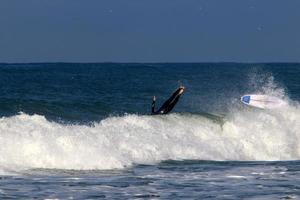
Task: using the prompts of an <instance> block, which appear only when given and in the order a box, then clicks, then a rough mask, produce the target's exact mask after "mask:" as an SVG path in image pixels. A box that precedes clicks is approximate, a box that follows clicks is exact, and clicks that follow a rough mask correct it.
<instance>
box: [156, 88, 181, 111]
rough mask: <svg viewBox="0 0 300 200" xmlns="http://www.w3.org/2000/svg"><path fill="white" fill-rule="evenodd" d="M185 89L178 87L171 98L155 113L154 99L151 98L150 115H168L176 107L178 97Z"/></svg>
mask: <svg viewBox="0 0 300 200" xmlns="http://www.w3.org/2000/svg"><path fill="white" fill-rule="evenodd" d="M184 90H185V87H183V86H180V87H179V88H178V89H177V90H176V91H175V92H174V93H173V94H172V96H171V97H170V98H169V99H168V100H167V101H166V102H165V103H164V104H163V105H162V106H161V107H160V109H158V110H157V111H155V102H156V97H155V96H153V100H152V112H151V114H152V115H164V114H168V113H169V112H170V111H171V110H172V109H173V108H174V106H175V105H176V103H177V102H178V100H179V98H180V96H181V95H182V93H183V92H184Z"/></svg>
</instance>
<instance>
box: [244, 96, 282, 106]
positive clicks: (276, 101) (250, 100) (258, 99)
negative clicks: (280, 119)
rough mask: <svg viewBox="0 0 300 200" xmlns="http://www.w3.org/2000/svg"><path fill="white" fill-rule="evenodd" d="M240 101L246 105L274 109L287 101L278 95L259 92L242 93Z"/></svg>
mask: <svg viewBox="0 0 300 200" xmlns="http://www.w3.org/2000/svg"><path fill="white" fill-rule="evenodd" d="M241 101H242V102H243V103H244V104H246V105H249V106H253V107H258V108H262V109H274V108H280V107H283V106H285V105H287V103H286V102H285V101H284V100H282V99H280V98H278V97H274V96H268V95H261V94H247V95H244V96H242V97H241Z"/></svg>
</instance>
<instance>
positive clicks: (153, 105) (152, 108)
mask: <svg viewBox="0 0 300 200" xmlns="http://www.w3.org/2000/svg"><path fill="white" fill-rule="evenodd" d="M155 102H156V97H155V96H153V99H152V105H151V114H155Z"/></svg>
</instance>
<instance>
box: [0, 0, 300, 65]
mask: <svg viewBox="0 0 300 200" xmlns="http://www.w3.org/2000/svg"><path fill="white" fill-rule="evenodd" d="M0 24H1V28H0V62H108V61H112V62H207V61H208V62H209V61H212V62H219V61H237V62H276V61H281V62H300V0H1V1H0Z"/></svg>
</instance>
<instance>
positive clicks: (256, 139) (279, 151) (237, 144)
mask: <svg viewBox="0 0 300 200" xmlns="http://www.w3.org/2000/svg"><path fill="white" fill-rule="evenodd" d="M299 120H300V108H299V106H288V107H286V108H284V110H276V111H264V110H256V109H240V110H235V111H233V112H232V113H231V114H230V115H229V116H227V117H226V118H225V122H224V124H220V123H217V122H216V121H214V120H211V119H209V118H206V117H204V116H200V115H189V114H185V115H181V114H171V115H168V116H138V115H127V116H123V117H109V118H107V119H105V120H102V121H101V122H99V123H95V124H94V125H93V126H86V125H64V124H59V123H55V122H50V121H47V120H46V119H45V117H43V116H40V115H31V116H30V115H27V114H24V113H22V114H19V115H16V116H13V117H3V118H1V119H0V155H1V157H0V169H1V170H0V172H1V171H3V170H4V169H10V170H15V171H19V170H24V169H33V168H51V169H75V170H96V169H100V170H102V169H121V168H124V167H129V166H131V165H133V164H153V163H156V162H159V161H162V160H168V159H174V160H181V159H199V160H298V159H300V142H299V141H300V123H299Z"/></svg>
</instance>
